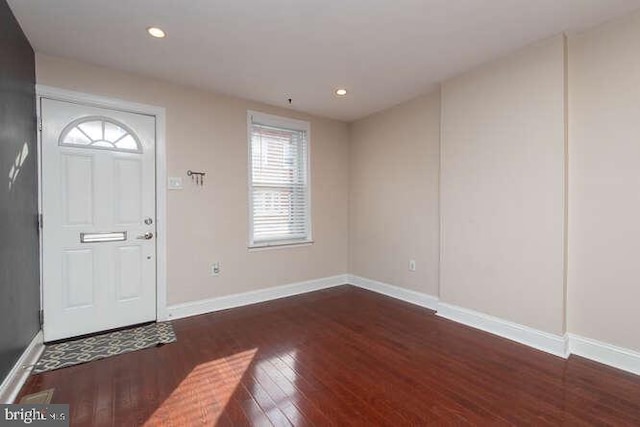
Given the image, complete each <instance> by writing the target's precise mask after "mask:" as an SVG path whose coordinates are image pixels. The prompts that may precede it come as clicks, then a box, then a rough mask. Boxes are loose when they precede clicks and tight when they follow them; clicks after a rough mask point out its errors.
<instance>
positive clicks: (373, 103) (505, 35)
mask: <svg viewBox="0 0 640 427" xmlns="http://www.w3.org/2000/svg"><path fill="white" fill-rule="evenodd" d="M9 4H10V6H11V8H12V10H13V12H14V14H15V15H16V17H17V18H18V20H19V22H20V24H21V25H22V27H23V28H24V30H25V33H26V34H27V36H28V37H29V40H30V41H31V43H32V45H33V46H34V49H35V50H36V51H38V52H43V53H47V54H51V55H59V56H64V57H70V58H74V59H78V60H81V61H86V62H90V63H94V64H99V65H104V66H107V67H112V68H116V69H121V70H125V71H132V72H136V73H142V74H145V75H149V76H153V77H158V78H162V79H166V80H170V81H174V82H178V83H182V84H187V85H190V86H196V87H200V88H204V89H210V90H213V91H215V92H219V93H224V94H228V95H234V96H239V97H243V98H248V99H253V100H257V101H262V102H265V103H268V104H274V105H283V106H286V105H287V98H289V97H291V98H293V104H292V107H293V108H294V109H297V110H301V111H306V112H309V113H313V114H318V115H322V116H326V117H332V118H337V119H341V120H346V121H351V120H354V119H358V118H361V117H363V116H366V115H368V114H370V113H372V112H375V111H378V110H381V109H384V108H387V107H390V106H392V105H395V104H398V103H400V102H403V101H405V100H408V99H411V98H413V97H415V96H416V95H419V94H421V93H425V92H427V91H429V90H431V89H432V88H433V87H434V85H435V84H437V83H438V82H440V81H442V80H444V79H446V78H448V77H451V76H453V75H455V74H457V73H460V72H462V71H465V70H466V69H468V68H470V67H472V66H474V65H477V64H479V63H482V62H485V61H487V60H490V59H492V58H495V57H497V56H500V55H503V54H505V53H507V52H509V51H512V50H515V49H517V48H519V47H522V46H524V45H526V44H529V43H531V42H533V41H536V40H539V39H542V38H545V37H548V36H551V35H554V34H558V33H560V32H562V31H576V30H579V29H581V28H584V27H588V26H591V25H595V24H597V23H600V22H602V21H605V20H608V19H611V18H613V17H616V16H619V15H622V14H625V13H627V12H629V11H631V10H634V9H636V8H640V0H188V1H176V0H135V1H132V0H55V1H52V0H9ZM150 25H157V26H160V27H161V28H163V29H164V30H165V31H166V32H167V34H168V37H167V38H166V39H164V40H156V39H152V38H151V37H149V36H148V35H147V34H146V32H145V28H146V27H148V26H150ZM337 87H346V88H347V89H349V95H348V96H347V97H345V98H337V97H335V96H334V95H333V89H334V88H337Z"/></svg>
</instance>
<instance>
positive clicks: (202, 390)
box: [145, 348, 258, 425]
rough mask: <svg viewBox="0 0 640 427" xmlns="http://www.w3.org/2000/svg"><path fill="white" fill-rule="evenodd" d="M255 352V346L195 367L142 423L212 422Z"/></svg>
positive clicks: (227, 400)
mask: <svg viewBox="0 0 640 427" xmlns="http://www.w3.org/2000/svg"><path fill="white" fill-rule="evenodd" d="M257 351H258V349H257V348H254V349H251V350H246V351H243V352H240V353H236V354H234V355H232V356H226V357H223V358H220V359H216V360H212V361H209V362H205V363H202V364H200V365H198V366H196V367H195V368H193V370H191V372H190V373H189V374H188V375H187V376H186V377H185V378H184V379H183V380H182V382H180V384H179V385H178V387H176V388H175V390H173V392H172V393H171V395H169V397H167V399H165V401H164V402H162V404H160V405H159V406H158V408H157V409H156V410H155V412H154V413H153V414H152V415H151V416H150V417H149V419H148V420H147V421H146V422H145V425H155V424H164V423H170V424H176V423H183V424H184V425H194V424H202V423H205V424H207V425H215V423H216V422H217V421H218V419H219V418H220V416H221V415H222V414H223V412H224V409H225V407H226V406H227V404H228V403H229V400H230V399H231V397H232V396H233V394H234V392H235V391H236V389H237V387H238V385H239V384H240V382H241V380H242V377H243V376H244V374H245V372H246V371H247V369H248V368H249V366H250V365H251V363H252V362H253V359H254V357H255V355H256V352H257Z"/></svg>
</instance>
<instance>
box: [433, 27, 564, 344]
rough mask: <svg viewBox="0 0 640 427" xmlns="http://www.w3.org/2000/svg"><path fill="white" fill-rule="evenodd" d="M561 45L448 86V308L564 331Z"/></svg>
mask: <svg viewBox="0 0 640 427" xmlns="http://www.w3.org/2000/svg"><path fill="white" fill-rule="evenodd" d="M564 47H565V46H564V38H563V37H561V36H558V37H555V38H553V39H551V40H547V41H544V42H541V43H538V44H536V45H533V46H530V47H528V48H525V49H523V50H520V51H518V52H516V53H515V54H512V55H510V56H508V57H505V58H503V59H500V60H498V61H494V62H491V63H489V64H487V65H485V66H482V67H480V68H478V69H475V70H472V71H470V72H468V73H466V74H464V75H461V76H459V77H456V78H454V79H452V80H449V81H447V82H445V83H444V84H443V87H442V140H441V171H442V172H441V178H440V182H441V185H440V203H441V221H442V246H441V251H442V255H441V257H442V261H441V266H440V268H441V271H440V277H441V279H440V297H441V299H442V301H444V302H446V303H450V304H454V305H458V306H462V307H466V308H469V309H472V310H476V311H479V312H483V313H486V314H490V315H493V316H497V317H500V318H502V319H506V320H510V321H514V322H517V323H520V324H524V325H527V326H530V327H533V328H536V329H539V330H543V331H547V332H550V333H555V334H562V333H564V329H565V327H564V159H565V119H564V117H565V114H564V111H565V96H564V95H565V86H564V84H565V73H564V63H565V56H564V52H565V50H564Z"/></svg>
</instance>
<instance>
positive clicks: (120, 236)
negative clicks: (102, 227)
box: [80, 231, 127, 243]
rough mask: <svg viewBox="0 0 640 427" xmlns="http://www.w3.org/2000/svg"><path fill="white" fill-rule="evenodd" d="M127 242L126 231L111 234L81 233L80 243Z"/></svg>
mask: <svg viewBox="0 0 640 427" xmlns="http://www.w3.org/2000/svg"><path fill="white" fill-rule="evenodd" d="M124 240H127V232H126V231H112V232H110V233H80V243H101V242H122V241H124Z"/></svg>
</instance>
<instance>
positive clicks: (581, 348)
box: [0, 274, 640, 402]
mask: <svg viewBox="0 0 640 427" xmlns="http://www.w3.org/2000/svg"><path fill="white" fill-rule="evenodd" d="M344 284H351V285H353V286H357V287H359V288H362V289H367V290H369V291H372V292H376V293H379V294H382V295H386V296H389V297H392V298H395V299H398V300H401V301H405V302H408V303H411V304H415V305H418V306H421V307H425V308H428V309H431V310H436V311H437V313H436V314H437V315H438V316H440V317H443V318H446V319H449V320H452V321H454V322H457V323H462V324H464V325H467V326H470V327H472V328H476V329H480V330H483V331H485V332H489V333H491V334H494V335H497V336H500V337H503V338H506V339H509V340H512V341H515V342H518V343H521V344H524V345H527V346H529V347H532V348H535V349H538V350H541V351H544V352H546V353H550V354H553V355H555V356H559V357H562V358H565V359H566V358H567V357H569V355H570V354H576V355H579V356H582V357H585V358H588V359H591V360H595V361H596V362H600V363H604V364H606V365H610V366H613V367H615V368H618V369H622V370H624V371H628V372H632V373H634V374H638V375H640V353H638V352H634V351H632V350H628V349H625V348H621V347H616V346H614V345H611V344H607V343H603V342H599V341H596V340H592V339H589V338H584V337H580V336H577V335H573V334H570V335H565V336H560V335H554V334H550V333H548V332H544V331H540V330H537V329H534V328H530V327H528V326H524V325H521V324H518V323H515V322H510V321H508V320H504V319H500V318H498V317H494V316H490V315H487V314H484V313H480V312H477V311H473V310H469V309H466V308H462V307H458V306H455V305H451V304H446V303H442V302H439V299H438V297H435V296H432V295H428V294H424V293H421V292H417V291H412V290H409V289H405V288H401V287H399V286H395V285H390V284H388V283H383V282H379V281H376V280H371V279H367V278H364V277H360V276H356V275H352V274H342V275H338V276H332V277H326V278H322V279H317V280H309V281H306V282H299V283H291V284H288V285H283V286H276V287H272V288H265V289H260V290H257V291H251V292H244V293H241V294H234V295H228V296H224V297H219V298H211V299H207V300H201V301H193V302H187V303H182V304H176V305H172V306H169V307H168V308H167V311H168V314H169V319H180V318H184V317H189V316H197V315H199V314H206V313H211V312H214V311H220V310H226V309H230V308H235V307H241V306H245V305H250V304H257V303H261V302H266V301H271V300H275V299H279V298H285V297H289V296H293V295H300V294H304V293H307V292H313V291H317V290H320V289H326V288H331V287H334V286H340V285H344ZM38 337H39V340H40V341H39V342H40V347H42V334H41V333H39V334H38V336H36V338H34V341H33V342H32V343H31V345H30V346H29V348H28V349H27V350H26V351H25V353H24V354H23V357H22V358H21V360H20V361H18V363H17V364H16V367H14V369H13V370H12V372H11V374H10V375H9V377H8V378H7V380H5V382H4V383H3V384H2V387H1V388H0V397H1V399H0V402H4V401H5V388H7V387H8V386H7V384H8V383H9V382H10V381H9V378H13V377H16V376H17V375H18V374H23V378H22V380H21V382H16V384H19V386H18V388H17V390H16V391H15V394H13V398H15V395H17V392H18V391H19V389H20V387H21V386H22V384H23V383H24V381H25V380H26V377H27V376H28V373H29V372H18V367H19V366H22V365H29V364H33V363H35V361H37V358H38V357H39V356H40V352H41V351H42V349H40V350H39V351H36V350H35V344H34V343H35V342H36V339H37V338H38ZM30 349H31V350H30ZM34 352H35V353H37V355H36V356H35V360H34V361H33V362H31V363H29V362H25V361H23V359H25V360H27V359H26V358H27V356H26V355H27V354H29V353H34ZM35 353H34V354H35ZM30 359H31V358H29V360H30ZM24 371H27V370H24ZM12 389H15V386H14V387H13V388H12Z"/></svg>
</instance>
